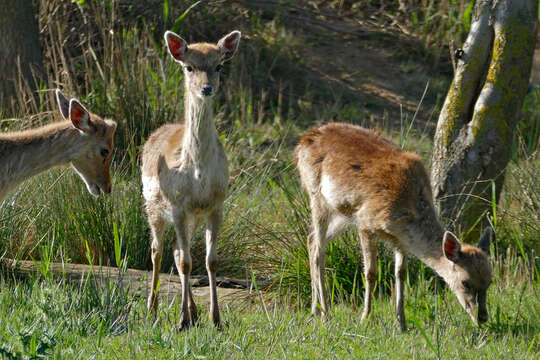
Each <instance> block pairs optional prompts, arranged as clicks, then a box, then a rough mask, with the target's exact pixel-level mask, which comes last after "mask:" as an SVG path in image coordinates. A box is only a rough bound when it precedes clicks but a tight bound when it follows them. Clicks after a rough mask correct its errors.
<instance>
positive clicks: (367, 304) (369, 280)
mask: <svg viewBox="0 0 540 360" xmlns="http://www.w3.org/2000/svg"><path fill="white" fill-rule="evenodd" d="M359 234H360V244H361V245H362V254H363V255H364V278H365V291H364V311H362V318H361V321H362V322H364V321H365V320H366V319H367V317H368V315H369V313H370V311H371V295H372V294H373V289H374V288H375V282H376V280H377V241H376V240H375V239H373V237H372V236H370V234H368V233H367V232H365V231H360V233H359Z"/></svg>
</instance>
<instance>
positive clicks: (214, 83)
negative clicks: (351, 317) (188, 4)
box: [164, 30, 241, 100]
mask: <svg viewBox="0 0 540 360" xmlns="http://www.w3.org/2000/svg"><path fill="white" fill-rule="evenodd" d="M164 37H165V41H166V43H167V49H168V50H169V54H171V56H172V57H173V59H174V60H175V61H176V62H178V63H180V64H181V65H182V68H183V70H184V79H185V85H186V92H187V93H189V94H191V95H193V96H195V97H197V98H199V99H203V100H205V99H209V98H212V97H213V96H214V94H215V93H216V92H217V90H218V88H219V73H220V70H221V68H222V67H223V63H224V62H225V61H228V60H230V59H231V58H232V57H233V56H234V54H235V53H236V50H237V49H238V44H240V37H241V33H240V31H237V30H235V31H233V32H231V33H230V34H228V35H225V36H224V37H223V38H221V40H219V41H218V42H217V44H208V43H196V44H189V45H188V43H187V42H186V41H185V40H184V39H182V38H181V37H180V36H179V35H177V34H175V33H174V32H172V31H167V32H165V35H164Z"/></svg>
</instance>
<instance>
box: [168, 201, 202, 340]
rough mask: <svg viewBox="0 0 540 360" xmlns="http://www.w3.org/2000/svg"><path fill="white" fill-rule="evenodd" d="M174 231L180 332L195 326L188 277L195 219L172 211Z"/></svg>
mask: <svg viewBox="0 0 540 360" xmlns="http://www.w3.org/2000/svg"><path fill="white" fill-rule="evenodd" d="M173 218H174V230H175V232H176V241H175V242H174V245H173V254H174V262H175V264H176V268H177V269H178V274H179V275H180V281H181V283H182V312H181V315H180V330H184V329H187V328H189V327H190V326H193V325H195V323H196V321H197V306H196V305H195V302H194V301H193V294H192V293H191V285H190V283H189V277H190V274H191V253H190V240H191V236H192V234H193V231H194V228H195V219H193V218H191V217H188V216H186V215H185V213H183V212H180V211H178V210H176V209H175V210H173Z"/></svg>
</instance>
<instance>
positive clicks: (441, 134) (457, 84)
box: [431, 0, 538, 230]
mask: <svg viewBox="0 0 540 360" xmlns="http://www.w3.org/2000/svg"><path fill="white" fill-rule="evenodd" d="M537 12H538V0H498V1H497V0H478V1H477V2H476V5H475V15H474V18H473V21H472V24H471V30H470V32H469V35H468V37H467V40H466V42H465V44H464V45H463V56H462V57H461V59H460V60H459V62H458V66H457V69H456V73H455V76H454V80H453V82H452V85H451V87H450V89H449V91H448V94H447V96H446V100H445V103H444V107H443V110H442V111H441V114H440V116H439V121H438V123H437V131H436V134H435V143H434V151H433V157H432V173H431V182H432V187H433V195H434V198H435V201H436V204H437V207H438V208H439V210H440V213H441V216H442V218H443V219H444V220H445V221H447V222H448V221H450V222H454V225H459V226H460V227H461V230H469V229H470V227H471V226H472V225H474V224H475V223H476V222H477V221H478V219H479V218H481V217H482V215H483V214H484V213H485V212H487V211H489V210H490V208H491V199H492V196H493V192H492V180H494V182H495V194H494V195H495V196H496V198H497V199H498V197H499V194H500V192H501V188H502V184H503V181H504V172H505V168H506V165H507V163H508V160H509V157H510V154H511V145H512V140H513V136H514V130H515V128H516V125H517V123H518V121H519V114H520V110H521V106H522V102H523V98H524V97H525V94H526V91H527V86H528V80H529V74H530V71H531V63H532V56H533V52H534V46H535V40H536V27H537Z"/></svg>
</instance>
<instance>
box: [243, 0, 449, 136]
mask: <svg viewBox="0 0 540 360" xmlns="http://www.w3.org/2000/svg"><path fill="white" fill-rule="evenodd" d="M234 2H236V3H239V4H240V6H241V7H242V8H244V9H248V10H249V11H260V12H262V18H263V19H267V20H268V21H275V20H276V19H278V21H279V23H280V24H281V25H283V26H285V27H286V28H287V30H288V31H289V32H290V33H291V34H292V36H293V38H294V41H295V42H296V43H297V44H300V46H295V49H296V51H297V54H296V56H297V58H298V59H299V60H300V62H299V65H298V67H299V69H300V70H299V72H298V79H291V78H290V74H287V75H286V77H287V79H285V81H286V80H289V81H290V83H292V84H294V81H295V80H297V81H302V80H304V81H305V79H306V78H307V79H309V80H308V81H311V82H312V84H311V86H313V87H314V88H319V90H320V92H321V93H322V94H325V93H328V92H332V93H339V94H340V96H341V97H342V99H343V102H344V103H345V104H347V103H349V104H354V106H356V107H358V108H363V109H365V110H366V111H365V112H364V113H366V114H368V113H369V116H370V117H371V121H372V122H373V123H374V124H373V125H374V126H378V127H381V121H382V122H390V123H393V124H398V125H399V124H400V122H401V120H403V118H405V117H408V119H409V120H410V119H411V118H412V116H413V114H414V113H415V112H416V111H417V109H418V110H419V111H418V116H417V118H418V120H419V122H420V123H424V124H425V125H426V127H427V128H428V129H431V130H434V127H435V124H436V121H437V115H438V114H437V111H436V110H437V109H438V108H440V107H441V106H442V101H443V100H444V96H445V94H446V89H447V87H448V85H449V83H450V79H451V76H452V67H451V63H450V60H449V56H446V53H444V52H443V58H442V59H441V58H439V59H437V60H436V59H434V57H433V56H432V55H430V54H429V53H427V52H426V50H424V49H423V46H422V45H421V43H420V41H419V40H417V39H415V38H414V37H412V36H410V35H405V34H404V33H403V32H402V31H400V30H399V28H398V27H397V25H396V26H392V25H389V26H386V27H384V28H381V27H380V25H379V26H378V25H376V24H375V23H376V22H377V21H376V20H373V19H370V18H369V17H368V18H366V17H365V16H366V15H365V14H361V13H359V11H354V10H348V11H340V10H339V9H335V8H334V7H331V6H329V3H330V2H329V1H296V2H293V3H287V4H285V3H283V2H281V3H280V2H277V1H257V0H255V1H234ZM329 55H330V56H329ZM329 58H332V62H331V63H329V62H328V61H327V59H329ZM271 75H272V76H270V78H271V79H273V80H274V82H276V83H277V82H281V81H283V79H280V78H279V74H278V75H276V74H271ZM292 86H294V85H292ZM426 86H427V87H428V89H427V92H426V94H425V96H424V98H423V94H424V91H425V89H426ZM315 91H316V90H315ZM419 103H421V106H419ZM360 110H362V109H360ZM368 125H369V124H368Z"/></svg>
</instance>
